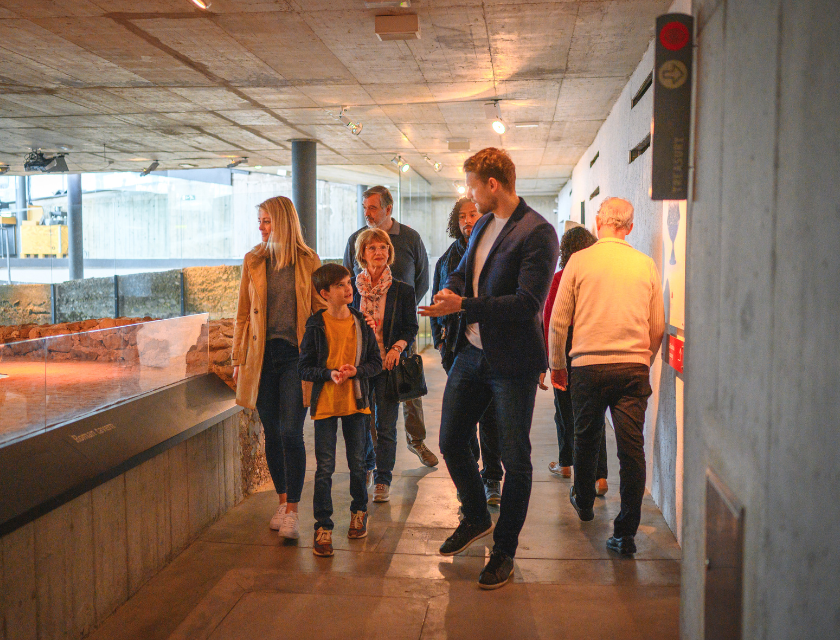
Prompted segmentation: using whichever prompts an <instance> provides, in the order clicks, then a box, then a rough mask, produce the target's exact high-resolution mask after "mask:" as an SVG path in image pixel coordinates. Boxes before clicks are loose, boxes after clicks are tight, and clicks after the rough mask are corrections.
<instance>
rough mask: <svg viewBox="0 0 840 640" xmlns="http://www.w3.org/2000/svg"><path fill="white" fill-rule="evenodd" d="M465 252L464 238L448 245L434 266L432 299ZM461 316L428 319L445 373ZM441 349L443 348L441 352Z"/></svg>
mask: <svg viewBox="0 0 840 640" xmlns="http://www.w3.org/2000/svg"><path fill="white" fill-rule="evenodd" d="M466 250H467V242H466V240H465V239H464V238H460V239H458V240H456V241H455V242H453V243H452V244H451V245H449V248H448V249H447V250H446V251H445V252H444V254H443V255H442V256H441V257H440V259H439V260H438V261H437V264H435V274H434V278H433V279H432V296H433V297H434V295H435V294H436V293H437V292H438V291H440V290H441V288H442V287H441V283H444V282H446V281H447V280H448V279H449V274H450V273H452V272H453V271H455V269H457V268H458V264H459V263H460V262H461V258H463V257H464V253H465V252H466ZM462 315H463V313H451V314H449V315H448V316H441V317H439V318H429V324H430V325H431V327H432V337H433V340H434V345H435V349H437V350H438V351H440V357H441V363H442V364H443V368H444V369H446V370H447V371H449V367H451V366H452V361H453V360H454V359H455V343H456V340H457V338H458V323H459V322H460V320H461V316H462ZM441 347H443V349H442V350H441Z"/></svg>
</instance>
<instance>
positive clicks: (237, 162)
mask: <svg viewBox="0 0 840 640" xmlns="http://www.w3.org/2000/svg"><path fill="white" fill-rule="evenodd" d="M243 162H248V158H237V159H236V160H232V161H231V163H230V164H229V165H228V166H227V168H228V169H233V168H234V167H238V166H239V165H240V164H242V163H243Z"/></svg>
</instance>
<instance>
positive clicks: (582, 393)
mask: <svg viewBox="0 0 840 640" xmlns="http://www.w3.org/2000/svg"><path fill="white" fill-rule="evenodd" d="M570 378H571V379H570V381H569V383H570V384H569V389H570V390H571V392H572V407H573V408H574V412H575V495H576V501H577V503H578V506H579V507H581V508H582V509H587V508H590V507H592V504H593V503H594V502H595V467H596V465H597V457H598V449H599V448H600V446H601V440H602V439H603V432H604V429H603V426H602V425H603V423H604V411H606V409H607V407H609V408H610V414H611V415H612V417H613V426H614V427H615V441H616V444H617V445H618V464H619V467H618V476H619V482H620V484H619V492H620V493H621V511H620V512H619V514H618V516H617V517H616V519H615V521H614V522H613V532H614V535H615V536H617V537H622V536H627V535H631V536H632V535H636V530H637V529H638V528H639V521H640V520H641V516H642V498H644V495H645V474H646V469H645V432H644V431H645V409H647V401H648V398H649V397H650V394H651V388H650V369H649V368H648V367H646V366H645V365H643V364H624V363H618V364H595V365H589V366H586V367H572V370H571V376H570Z"/></svg>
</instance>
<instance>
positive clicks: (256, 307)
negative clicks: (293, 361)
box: [231, 247, 326, 409]
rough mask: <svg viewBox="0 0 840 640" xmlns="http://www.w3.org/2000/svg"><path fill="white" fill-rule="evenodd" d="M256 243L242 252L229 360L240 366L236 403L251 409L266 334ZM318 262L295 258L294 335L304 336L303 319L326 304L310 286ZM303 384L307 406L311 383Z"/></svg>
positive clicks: (262, 261) (260, 262) (262, 280)
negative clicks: (231, 351)
mask: <svg viewBox="0 0 840 640" xmlns="http://www.w3.org/2000/svg"><path fill="white" fill-rule="evenodd" d="M255 251H256V247H255V248H254V249H252V250H251V251H249V252H248V253H247V254H246V255H245V260H244V262H243V263H242V280H241V282H240V283H239V304H238V306H237V309H236V324H235V328H234V330H233V353H232V355H231V362H232V364H233V365H234V366H238V367H239V377H238V381H237V385H236V404H238V405H240V406H243V407H247V408H248V409H254V408H256V406H257V393H258V392H259V389H260V374H261V373H262V365H263V354H264V352H265V336H266V326H265V324H266V316H267V313H266V291H267V283H266V277H265V258H264V257H261V256H258V255H257V254H256V253H255ZM320 266H321V260H320V258H318V256H317V255H316V256H315V257H314V258H311V257H309V256H306V255H304V254H298V257H297V260H295V293H296V299H297V339H298V344H300V342H301V340H303V333H304V330H305V328H306V321H307V319H308V318H309V316H310V315H312V313H314V312H315V311H318V310H319V309H322V308H325V307H326V303H325V302H324V300H323V299H322V298H321V296H319V295H318V294H317V293H316V291H315V287H313V286H312V272H313V271H315V270H316V269H317V268H318V267H320ZM302 385H303V404H304V406H307V407H308V406H309V398H310V395H311V391H312V384H311V383H308V382H304V383H302Z"/></svg>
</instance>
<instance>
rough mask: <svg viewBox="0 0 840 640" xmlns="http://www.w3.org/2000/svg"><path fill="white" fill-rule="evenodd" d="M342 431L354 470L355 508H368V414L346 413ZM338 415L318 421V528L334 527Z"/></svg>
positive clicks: (314, 507) (352, 507)
mask: <svg viewBox="0 0 840 640" xmlns="http://www.w3.org/2000/svg"><path fill="white" fill-rule="evenodd" d="M340 419H341V431H342V433H343V434H344V448H345V449H346V451H347V468H348V469H349V470H350V497H351V498H352V502H351V503H350V510H351V511H367V503H368V494H367V486H366V484H365V433H366V432H367V425H368V415H367V414H365V413H353V414H351V415H349V416H342V417H341V418H340ZM338 421H339V418H338V417H332V418H323V419H321V420H316V421H315V460H316V461H317V463H318V467H317V469H316V470H315V492H314V494H313V496H312V511H313V513H314V515H315V530H316V531H317V530H318V527H323V528H324V529H329V530H330V531H332V528H333V521H332V514H333V504H332V475H333V473H334V472H335V444H336V433H337V431H338Z"/></svg>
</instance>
